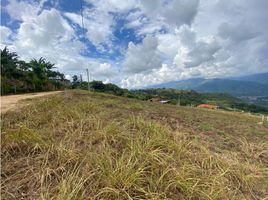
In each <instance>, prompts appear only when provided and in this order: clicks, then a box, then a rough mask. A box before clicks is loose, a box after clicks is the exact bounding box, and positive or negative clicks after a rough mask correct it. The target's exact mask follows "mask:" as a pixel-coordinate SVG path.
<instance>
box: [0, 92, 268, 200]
mask: <svg viewBox="0 0 268 200" xmlns="http://www.w3.org/2000/svg"><path fill="white" fill-rule="evenodd" d="M21 104H23V101H22V102H21ZM27 104H29V105H27V106H25V107H23V108H21V109H20V110H17V111H12V112H11V111H9V112H7V113H5V114H4V115H3V116H2V132H1V137H2V138H1V148H2V149H1V159H2V171H1V173H2V174H1V177H2V185H1V197H2V198H3V199H96V200H97V199H118V200H124V199H174V200H177V199H200V200H202V199H219V200H227V199H264V198H265V197H267V194H268V182H267V179H266V178H267V176H268V150H267V149H268V143H267V141H268V134H267V133H268V123H266V122H265V123H264V124H263V125H260V124H258V122H259V121H260V118H259V117H256V116H248V115H246V114H241V113H233V112H225V111H215V110H204V109H198V108H190V107H178V106H175V105H162V104H158V103H151V102H144V101H140V100H136V99H130V98H125V97H117V96H113V95H109V94H104V93H97V92H87V91H80V90H71V91H68V92H67V93H61V94H56V95H53V96H50V97H42V98H36V99H31V100H27Z"/></svg>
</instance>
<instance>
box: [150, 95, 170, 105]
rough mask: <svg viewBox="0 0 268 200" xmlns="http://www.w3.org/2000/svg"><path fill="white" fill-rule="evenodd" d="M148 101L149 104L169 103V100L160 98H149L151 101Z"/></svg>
mask: <svg viewBox="0 0 268 200" xmlns="http://www.w3.org/2000/svg"><path fill="white" fill-rule="evenodd" d="M148 101H150V102H157V103H162V104H166V103H169V102H170V100H165V99H161V98H159V97H154V98H151V99H149V100H148Z"/></svg>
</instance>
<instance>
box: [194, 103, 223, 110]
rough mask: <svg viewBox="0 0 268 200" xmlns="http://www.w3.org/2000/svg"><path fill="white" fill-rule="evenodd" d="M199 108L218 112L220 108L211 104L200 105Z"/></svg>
mask: <svg viewBox="0 0 268 200" xmlns="http://www.w3.org/2000/svg"><path fill="white" fill-rule="evenodd" d="M197 108H207V109H213V110H216V109H218V108H219V107H218V106H215V105H210V104H200V105H198V106H197Z"/></svg>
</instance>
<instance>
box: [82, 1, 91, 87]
mask: <svg viewBox="0 0 268 200" xmlns="http://www.w3.org/2000/svg"><path fill="white" fill-rule="evenodd" d="M80 3H81V20H82V37H83V40H84V45H86V34H85V25H84V15H83V0H81V1H80ZM85 48H86V46H85ZM86 72H87V86H88V90H89V89H90V87H89V72H88V68H87V69H86Z"/></svg>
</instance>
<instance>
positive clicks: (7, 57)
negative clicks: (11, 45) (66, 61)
mask: <svg viewBox="0 0 268 200" xmlns="http://www.w3.org/2000/svg"><path fill="white" fill-rule="evenodd" d="M54 68H55V67H54V64H53V63H51V62H49V61H46V59H45V58H42V57H41V58H39V59H38V60H37V59H32V60H31V61H30V62H25V61H23V60H20V59H19V56H18V55H17V53H15V52H10V51H9V50H8V49H7V47H5V48H4V49H3V50H1V94H2V95H3V94H11V93H25V92H35V91H47V90H57V89H62V88H63V87H64V83H65V82H66V81H67V80H66V79H65V77H64V74H62V73H60V72H58V71H53V69H54Z"/></svg>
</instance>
